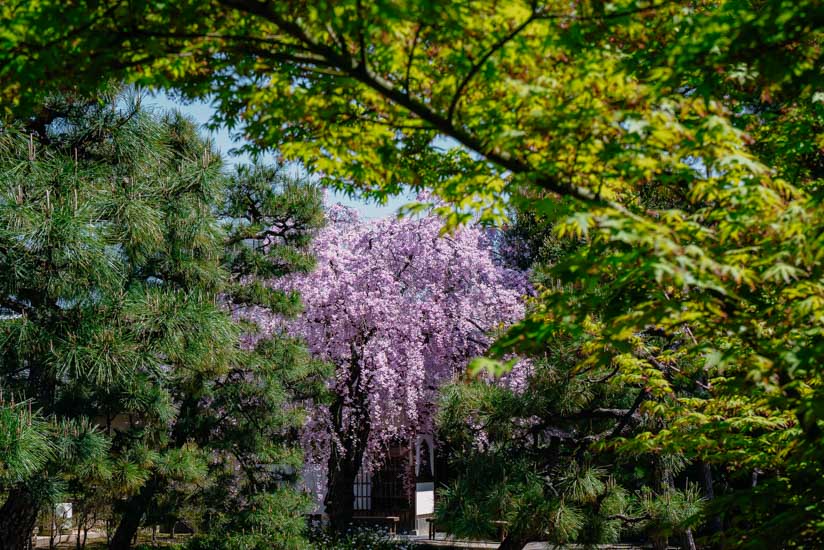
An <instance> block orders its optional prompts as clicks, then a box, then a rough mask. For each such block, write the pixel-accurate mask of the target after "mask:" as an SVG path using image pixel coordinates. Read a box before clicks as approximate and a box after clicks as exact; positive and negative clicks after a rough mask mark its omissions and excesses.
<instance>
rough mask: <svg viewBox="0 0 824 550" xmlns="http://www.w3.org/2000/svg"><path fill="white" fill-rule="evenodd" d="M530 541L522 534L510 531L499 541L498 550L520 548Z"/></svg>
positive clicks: (519, 549)
mask: <svg viewBox="0 0 824 550" xmlns="http://www.w3.org/2000/svg"><path fill="white" fill-rule="evenodd" d="M529 542H530V541H529V540H528V539H526V538H524V537H523V536H522V535H517V534H514V533H510V534H508V535H507V536H505V537H504V540H503V541H501V545H500V546H499V547H498V550H522V549H523V547H524V546H526V545H527V544H528V543H529Z"/></svg>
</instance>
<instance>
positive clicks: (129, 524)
mask: <svg viewBox="0 0 824 550" xmlns="http://www.w3.org/2000/svg"><path fill="white" fill-rule="evenodd" d="M157 485H158V482H157V480H156V479H154V478H153V479H150V480H149V482H148V483H146V485H144V486H143V488H142V489H141V490H140V492H139V493H138V494H136V495H134V496H133V497H131V498H130V499H129V500H128V502H127V503H126V508H125V510H124V512H123V515H122V516H121V517H120V523H119V524H118V525H117V529H116V530H115V532H114V536H113V537H112V540H110V541H109V550H128V549H129V548H131V547H132V541H133V540H135V537H136V536H137V530H138V529H139V528H140V521H141V520H142V519H143V515H144V514H145V513H146V511H147V510H148V509H149V505H150V504H151V502H152V500H153V499H154V495H155V492H156V491H157Z"/></svg>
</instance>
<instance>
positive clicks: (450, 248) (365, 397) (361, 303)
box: [277, 206, 529, 468]
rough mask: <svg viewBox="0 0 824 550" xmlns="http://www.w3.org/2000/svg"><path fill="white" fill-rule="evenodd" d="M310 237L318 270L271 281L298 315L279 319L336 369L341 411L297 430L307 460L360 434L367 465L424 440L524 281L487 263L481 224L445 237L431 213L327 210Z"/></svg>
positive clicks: (519, 310)
mask: <svg viewBox="0 0 824 550" xmlns="http://www.w3.org/2000/svg"><path fill="white" fill-rule="evenodd" d="M328 219H329V223H328V226H327V227H326V228H324V229H323V230H322V231H321V232H320V234H319V235H318V236H317V237H316V239H315V241H314V253H315V255H316V257H317V267H316V269H315V270H314V271H313V272H312V273H310V274H308V275H302V276H290V277H287V278H285V279H283V280H279V281H278V282H277V284H278V285H279V286H280V287H281V288H284V289H288V290H297V291H298V292H300V295H301V297H302V300H303V302H304V307H305V310H304V312H303V314H302V315H300V316H299V317H298V318H297V319H294V320H290V321H288V322H287V330H288V331H289V332H290V333H291V334H293V335H296V336H300V337H301V338H303V339H304V340H305V341H306V342H307V344H308V346H309V348H310V350H311V351H312V352H313V353H314V354H316V355H317V356H318V357H320V358H322V359H324V360H326V361H329V362H330V363H332V364H333V365H334V366H335V368H336V375H335V379H334V380H333V381H332V382H331V389H332V391H333V392H334V394H335V396H336V399H339V400H340V403H342V407H341V408H340V411H339V412H338V414H337V417H336V418H331V415H332V413H331V412H330V408H329V407H323V408H319V409H318V410H316V411H315V414H314V417H313V418H312V419H311V420H310V421H309V422H308V424H307V426H306V428H305V435H304V444H305V447H306V449H307V451H309V452H308V456H307V459H308V460H309V461H310V462H311V461H316V463H317V464H324V460H325V457H326V456H328V452H329V446H330V445H339V446H340V447H341V448H342V447H343V445H342V443H343V442H342V441H340V439H341V438H342V437H347V434H351V433H355V432H356V429H357V428H358V427H359V426H360V427H363V426H368V429H369V435H368V440H367V444H366V449H365V453H364V466H365V467H367V468H368V467H370V466H371V465H373V464H374V463H376V462H378V461H379V460H380V457H381V456H383V453H382V450H383V449H385V447H386V446H387V445H389V444H390V443H391V442H392V441H395V440H397V439H398V438H403V439H405V440H407V441H408V440H410V438H412V437H413V436H414V435H416V434H420V433H431V431H432V430H433V426H432V422H433V415H434V410H433V409H434V404H435V401H436V398H437V391H438V388H439V387H440V386H441V385H443V384H444V383H446V382H448V381H451V380H453V379H454V378H455V377H457V376H461V375H462V373H464V371H465V368H466V366H467V363H468V361H469V360H470V359H472V358H473V357H475V356H478V355H480V354H482V353H484V352H485V351H486V349H487V347H488V346H489V344H490V343H491V340H492V338H494V335H495V332H496V331H498V330H501V329H503V328H505V327H506V326H508V325H509V324H511V323H513V322H515V321H517V320H519V319H520V318H522V316H523V314H524V303H523V297H524V295H525V294H526V293H528V292H529V285H528V282H527V277H526V274H525V273H523V272H520V271H517V270H514V269H511V268H508V267H506V266H504V265H502V264H501V263H500V262H499V261H497V260H496V254H495V253H494V252H495V251H494V239H492V238H490V234H489V231H488V230H487V229H484V228H479V227H471V226H470V227H464V228H461V229H459V230H457V231H456V232H454V233H451V234H443V233H442V230H441V228H442V225H441V222H440V220H439V219H438V218H437V217H435V216H423V217H418V218H406V219H380V220H376V221H361V220H359V219H358V217H357V215H356V214H355V213H354V212H353V211H352V210H350V209H346V208H344V207H341V206H336V207H332V208H331V209H330V211H329V212H328Z"/></svg>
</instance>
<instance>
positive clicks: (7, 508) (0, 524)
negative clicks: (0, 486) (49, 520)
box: [0, 485, 39, 550]
mask: <svg viewBox="0 0 824 550" xmlns="http://www.w3.org/2000/svg"><path fill="white" fill-rule="evenodd" d="M38 512H39V507H38V505H37V502H36V501H35V498H34V495H32V494H31V491H29V490H28V489H27V488H26V487H24V486H23V485H17V486H15V487H13V488H12V489H11V491H9V495H8V497H7V498H6V502H5V504H3V507H2V508H0V550H25V549H26V548H28V547H29V541H30V540H31V535H32V531H33V530H34V522H35V521H36V520H37V513H38Z"/></svg>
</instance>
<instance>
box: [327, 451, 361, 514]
mask: <svg viewBox="0 0 824 550" xmlns="http://www.w3.org/2000/svg"><path fill="white" fill-rule="evenodd" d="M329 462H330V464H329V481H328V489H327V492H326V499H325V500H324V504H325V505H326V513H327V514H328V515H329V523H330V524H331V525H332V528H334V529H337V530H344V529H346V527H347V526H348V525H350V524H351V523H352V516H353V515H354V513H355V506H354V505H355V491H354V484H355V478H356V477H357V475H358V466H357V465H355V464H353V461H352V460H350V459H345V458H338V459H336V460H335V462H334V463H332V459H331V458H330V461H329Z"/></svg>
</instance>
